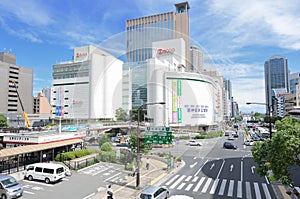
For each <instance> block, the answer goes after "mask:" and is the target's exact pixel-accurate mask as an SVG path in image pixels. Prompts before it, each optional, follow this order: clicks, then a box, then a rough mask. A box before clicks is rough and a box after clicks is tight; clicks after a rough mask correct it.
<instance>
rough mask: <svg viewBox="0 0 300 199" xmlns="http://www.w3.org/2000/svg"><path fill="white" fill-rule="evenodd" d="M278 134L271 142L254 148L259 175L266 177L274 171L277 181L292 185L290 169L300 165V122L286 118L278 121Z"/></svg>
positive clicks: (265, 142) (257, 144)
mask: <svg viewBox="0 0 300 199" xmlns="http://www.w3.org/2000/svg"><path fill="white" fill-rule="evenodd" d="M276 126H277V132H276V133H273V134H272V139H271V140H266V141H264V142H260V143H256V144H255V145H254V146H253V148H252V154H253V158H254V160H255V162H257V163H258V165H259V166H258V173H259V174H260V175H261V176H264V175H266V174H267V173H268V170H272V172H273V175H274V177H275V179H278V180H280V181H281V182H282V183H283V184H291V183H292V180H291V178H290V176H291V174H290V173H289V167H290V166H294V165H298V166H300V161H299V159H298V155H299V154H300V122H299V121H297V120H295V119H293V118H291V117H285V118H283V119H282V120H281V121H280V120H277V121H276Z"/></svg>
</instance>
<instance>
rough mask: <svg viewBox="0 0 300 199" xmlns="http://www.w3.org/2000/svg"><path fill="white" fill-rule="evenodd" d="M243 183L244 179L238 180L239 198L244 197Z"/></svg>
mask: <svg viewBox="0 0 300 199" xmlns="http://www.w3.org/2000/svg"><path fill="white" fill-rule="evenodd" d="M242 186H243V185H242V181H238V187H237V194H236V195H237V196H236V197H237V198H243V194H242V193H243V192H242V191H243V187H242Z"/></svg>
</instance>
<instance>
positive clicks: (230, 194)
mask: <svg viewBox="0 0 300 199" xmlns="http://www.w3.org/2000/svg"><path fill="white" fill-rule="evenodd" d="M233 186H234V181H233V180H230V182H229V188H228V194H227V196H229V197H232V196H233Z"/></svg>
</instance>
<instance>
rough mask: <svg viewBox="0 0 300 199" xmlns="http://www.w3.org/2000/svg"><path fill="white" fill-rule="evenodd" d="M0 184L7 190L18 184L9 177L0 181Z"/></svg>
mask: <svg viewBox="0 0 300 199" xmlns="http://www.w3.org/2000/svg"><path fill="white" fill-rule="evenodd" d="M1 184H2V185H3V187H4V188H9V187H12V186H15V185H16V184H18V182H17V181H16V179H15V178H13V177H11V178H8V179H5V180H2V181H1Z"/></svg>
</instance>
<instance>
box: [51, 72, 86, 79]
mask: <svg viewBox="0 0 300 199" xmlns="http://www.w3.org/2000/svg"><path fill="white" fill-rule="evenodd" d="M88 76H89V72H84V73H70V74H61V75H58V74H53V79H67V78H76V77H88Z"/></svg>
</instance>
